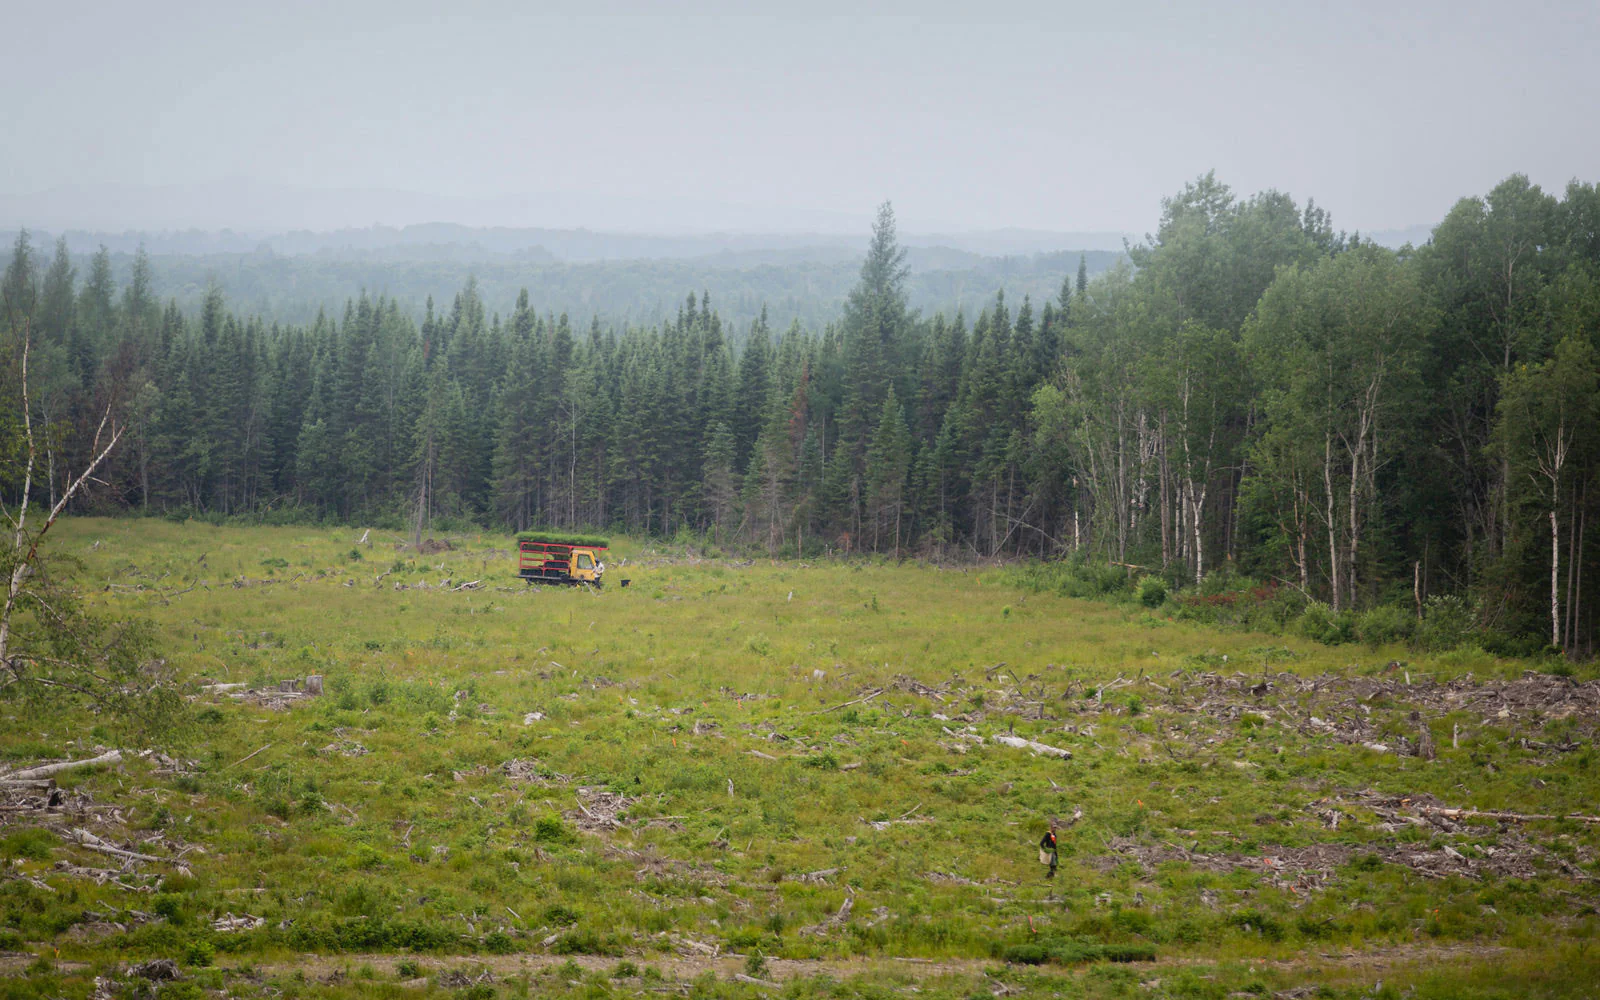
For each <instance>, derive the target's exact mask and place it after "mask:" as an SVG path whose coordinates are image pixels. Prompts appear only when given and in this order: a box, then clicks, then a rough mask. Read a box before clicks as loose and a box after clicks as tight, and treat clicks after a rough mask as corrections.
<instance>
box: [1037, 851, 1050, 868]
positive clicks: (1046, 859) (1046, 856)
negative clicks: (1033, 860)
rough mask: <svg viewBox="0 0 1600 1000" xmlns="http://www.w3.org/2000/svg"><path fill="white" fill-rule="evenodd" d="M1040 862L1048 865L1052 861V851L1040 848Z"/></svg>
mask: <svg viewBox="0 0 1600 1000" xmlns="http://www.w3.org/2000/svg"><path fill="white" fill-rule="evenodd" d="M1039 863H1040V864H1041V865H1047V864H1049V863H1050V852H1049V851H1047V850H1045V849H1044V848H1042V847H1041V848H1039Z"/></svg>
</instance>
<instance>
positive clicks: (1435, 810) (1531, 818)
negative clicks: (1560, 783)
mask: <svg viewBox="0 0 1600 1000" xmlns="http://www.w3.org/2000/svg"><path fill="white" fill-rule="evenodd" d="M1414 808H1415V809H1416V810H1417V812H1420V813H1422V814H1423V815H1424V816H1440V817H1443V818H1444V819H1487V820H1494V821H1496V822H1499V821H1502V820H1504V821H1506V822H1510V823H1531V822H1535V821H1538V820H1557V819H1570V820H1572V821H1573V822H1576V823H1600V816H1584V815H1583V814H1581V813H1568V814H1567V815H1565V816H1557V815H1555V814H1546V813H1514V812H1498V811H1489V810H1483V809H1449V808H1445V807H1443V806H1415V807H1414Z"/></svg>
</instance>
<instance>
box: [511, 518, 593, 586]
mask: <svg viewBox="0 0 1600 1000" xmlns="http://www.w3.org/2000/svg"><path fill="white" fill-rule="evenodd" d="M609 544H610V542H609V539H605V538H600V537H597V536H594V535H563V534H556V533H554V532H548V531H524V532H520V533H518V535H517V575H518V576H520V577H522V578H523V579H524V580H526V581H528V583H530V584H534V583H551V584H565V585H568V586H577V585H578V584H580V583H587V584H590V585H592V586H595V587H598V586H601V585H602V583H603V582H604V581H603V579H602V578H603V577H604V575H605V571H606V564H605V562H604V561H603V559H602V556H601V554H602V553H604V552H605V551H606V549H607V548H608V547H609Z"/></svg>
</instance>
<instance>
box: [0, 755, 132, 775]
mask: <svg viewBox="0 0 1600 1000" xmlns="http://www.w3.org/2000/svg"><path fill="white" fill-rule="evenodd" d="M120 760H122V751H121V750H111V751H109V752H107V753H103V754H101V755H100V756H98V757H89V758H86V759H84V760H64V761H62V762H61V763H59V764H42V765H40V766H39V767H30V768H27V769H26V770H23V771H13V772H11V773H10V774H7V775H3V776H0V781H27V780H30V779H34V778H48V777H50V776H52V775H56V774H60V773H61V772H62V771H70V770H72V769H73V768H75V767H91V766H93V765H95V764H115V763H117V762H118V761H120Z"/></svg>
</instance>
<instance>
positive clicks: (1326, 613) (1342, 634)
mask: <svg viewBox="0 0 1600 1000" xmlns="http://www.w3.org/2000/svg"><path fill="white" fill-rule="evenodd" d="M1295 627H1296V629H1297V630H1298V631H1299V632H1300V634H1301V635H1303V636H1305V637H1306V638H1307V639H1311V640H1313V641H1316V642H1320V643H1322V644H1323V645H1324V646H1341V645H1343V644H1345V643H1347V642H1350V641H1352V640H1354V639H1355V637H1356V619H1355V616H1354V615H1353V614H1351V613H1350V612H1348V611H1339V612H1335V611H1334V610H1333V609H1332V608H1330V607H1328V605H1326V604H1323V603H1322V602H1321V601H1312V602H1311V603H1310V604H1307V605H1306V609H1305V611H1303V612H1301V614H1300V619H1299V621H1297V622H1296V623H1295Z"/></svg>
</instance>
